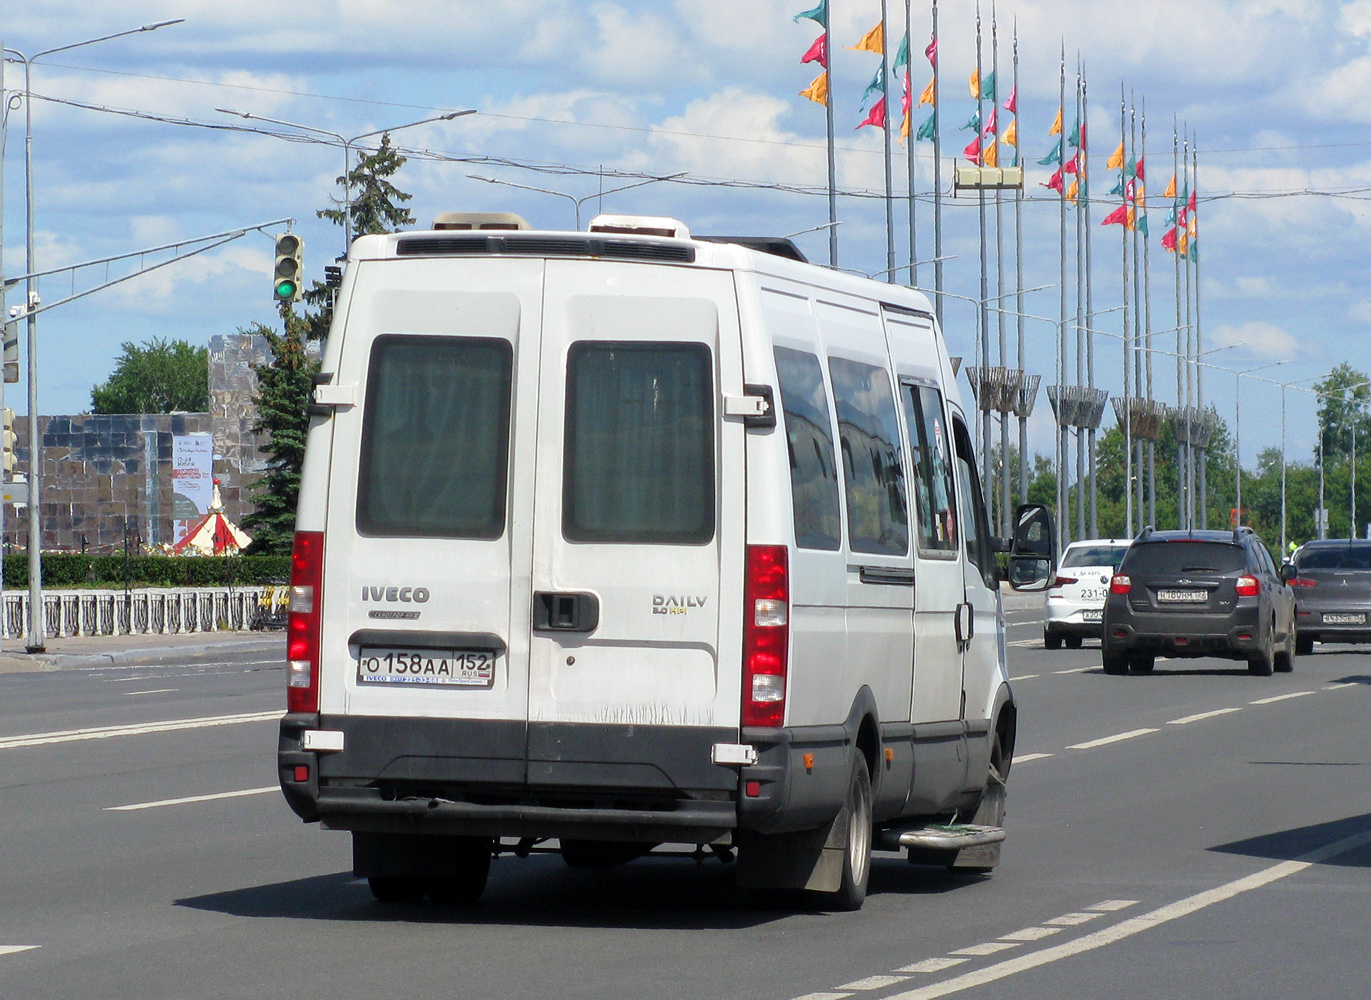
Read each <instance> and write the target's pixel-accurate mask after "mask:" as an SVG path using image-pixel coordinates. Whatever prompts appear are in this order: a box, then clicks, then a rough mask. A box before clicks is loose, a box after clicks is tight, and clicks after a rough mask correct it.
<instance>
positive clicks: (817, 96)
mask: <svg viewBox="0 0 1371 1000" xmlns="http://www.w3.org/2000/svg"><path fill="white" fill-rule="evenodd" d="M800 96H801V97H807V98H809V99H810V100H811V101H813V102H814V103H815V104H822V105H824V106H825V107H827V106H828V72H827V71H825V72H823V73H820V74H819V75H818V76H816V77H815V78H814V82H813V83H811V84H810V85H809V87H808V88H807V89H805V90H802V91H800Z"/></svg>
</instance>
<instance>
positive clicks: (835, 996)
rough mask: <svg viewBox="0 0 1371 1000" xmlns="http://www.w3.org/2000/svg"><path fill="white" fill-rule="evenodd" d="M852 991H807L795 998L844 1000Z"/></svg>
mask: <svg viewBox="0 0 1371 1000" xmlns="http://www.w3.org/2000/svg"><path fill="white" fill-rule="evenodd" d="M850 996H852V994H851V993H806V994H805V995H804V996H802V997H795V1000H843V997H850Z"/></svg>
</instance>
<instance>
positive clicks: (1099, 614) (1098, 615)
mask: <svg viewBox="0 0 1371 1000" xmlns="http://www.w3.org/2000/svg"><path fill="white" fill-rule="evenodd" d="M1081 621H1083V622H1102V621H1104V609H1103V608H1101V609H1100V610H1098V611H1082V612H1081Z"/></svg>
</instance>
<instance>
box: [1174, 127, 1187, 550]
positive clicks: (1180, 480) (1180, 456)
mask: <svg viewBox="0 0 1371 1000" xmlns="http://www.w3.org/2000/svg"><path fill="white" fill-rule="evenodd" d="M1179 176H1180V136H1179V135H1178V134H1177V133H1176V116H1175V115H1172V116H1171V224H1172V225H1173V226H1174V225H1175V224H1176V221H1177V220H1178V219H1179V218H1180V213H1179V212H1178V211H1177V210H1176V197H1177V195H1178V194H1179V191H1178V189H1177V188H1176V179H1177V178H1178V177H1179ZM1171 254H1172V256H1173V257H1175V258H1176V260H1175V265H1176V409H1177V410H1178V411H1179V412H1180V414H1181V418H1182V419H1183V420H1184V421H1185V434H1184V436H1182V435H1181V434H1179V433H1177V435H1176V487H1177V494H1178V502H1177V504H1176V527H1177V528H1182V529H1184V528H1186V527H1189V521H1190V518H1189V514H1190V510H1189V506H1188V505H1189V502H1190V501H1189V500H1188V499H1187V498H1188V496H1189V492H1190V484H1189V483H1188V482H1187V481H1186V474H1185V447H1186V445H1185V442H1186V441H1188V440H1189V438H1190V412H1189V410H1187V409H1186V399H1185V394H1184V392H1185V390H1184V389H1183V387H1182V385H1183V382H1184V375H1183V368H1184V365H1185V361H1184V355H1183V354H1182V353H1181V348H1182V343H1181V338H1182V336H1183V331H1182V329H1181V255H1180V249H1179V248H1178V247H1176V246H1174V245H1173V246H1172V248H1171ZM1179 427H1180V424H1179V423H1177V429H1178V430H1179Z"/></svg>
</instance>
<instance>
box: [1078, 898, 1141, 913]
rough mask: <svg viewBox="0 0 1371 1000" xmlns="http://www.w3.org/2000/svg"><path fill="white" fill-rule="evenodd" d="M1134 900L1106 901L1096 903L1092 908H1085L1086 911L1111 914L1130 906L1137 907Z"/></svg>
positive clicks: (1136, 902)
mask: <svg viewBox="0 0 1371 1000" xmlns="http://www.w3.org/2000/svg"><path fill="white" fill-rule="evenodd" d="M1137 905H1138V901H1137V900H1136V899H1106V900H1104V901H1103V902H1099V903H1096V904H1095V905H1094V906H1087V907H1086V909H1087V910H1103V911H1104V912H1106V913H1113V912H1115V911H1116V910H1126V909H1128V908H1129V907H1130V906H1137Z"/></svg>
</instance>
